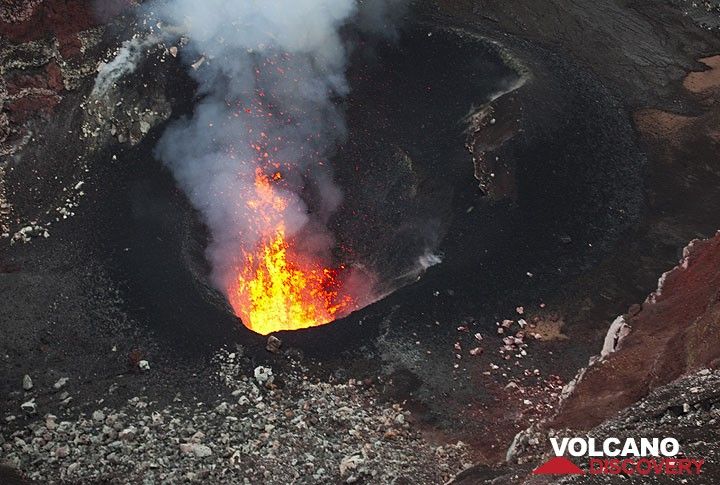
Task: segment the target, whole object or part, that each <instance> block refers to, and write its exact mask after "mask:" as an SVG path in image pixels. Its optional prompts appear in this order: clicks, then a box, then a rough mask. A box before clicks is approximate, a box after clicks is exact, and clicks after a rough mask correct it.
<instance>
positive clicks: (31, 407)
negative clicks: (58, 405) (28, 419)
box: [20, 398, 37, 414]
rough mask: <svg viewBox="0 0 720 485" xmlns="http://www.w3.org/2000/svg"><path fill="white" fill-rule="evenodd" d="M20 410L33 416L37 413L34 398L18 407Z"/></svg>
mask: <svg viewBox="0 0 720 485" xmlns="http://www.w3.org/2000/svg"><path fill="white" fill-rule="evenodd" d="M20 409H22V410H23V411H25V412H26V413H28V414H35V413H36V412H37V405H36V404H35V398H32V399H30V400H29V401H26V402H24V403H22V404H21V405H20Z"/></svg>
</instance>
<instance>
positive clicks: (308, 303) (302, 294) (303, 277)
mask: <svg viewBox="0 0 720 485" xmlns="http://www.w3.org/2000/svg"><path fill="white" fill-rule="evenodd" d="M281 182H282V175H281V174H280V172H275V173H273V174H272V175H271V176H268V175H266V174H265V173H263V171H262V170H261V169H259V168H258V169H257V171H256V175H255V194H254V197H253V198H251V199H250V200H248V201H247V205H248V207H249V208H250V209H251V210H253V211H255V213H256V214H257V218H258V222H259V223H260V228H261V230H262V235H261V238H260V242H259V243H258V244H257V246H256V247H255V248H254V250H253V251H247V250H242V265H241V266H239V267H238V268H237V279H236V280H234V281H232V282H231V287H230V288H228V290H227V293H228V295H229V300H230V304H231V305H232V307H233V309H234V311H235V313H236V314H237V315H238V316H240V318H241V319H242V321H243V323H244V324H245V325H246V326H247V327H248V328H249V329H251V330H253V331H254V332H257V333H259V334H262V335H267V334H270V333H272V332H276V331H279V330H298V329H301V328H308V327H315V326H318V325H323V324H326V323H329V322H332V321H333V320H335V319H336V318H338V317H339V316H341V315H343V314H346V313H348V312H349V311H351V310H352V308H353V298H352V297H351V296H350V295H347V294H343V292H342V289H343V288H342V280H341V276H342V273H343V270H344V269H345V267H344V266H343V265H340V266H338V267H337V268H330V267H326V266H324V265H322V264H321V263H320V262H318V261H312V260H310V258H309V257H308V256H307V255H304V254H301V253H300V252H298V251H297V250H296V246H295V242H294V241H293V240H292V238H288V237H287V234H286V229H285V224H284V222H282V212H283V211H284V210H285V209H286V208H287V205H288V202H287V200H285V199H284V198H283V197H282V196H281V195H280V194H278V193H276V192H275V191H274V190H273V187H272V185H273V184H275V183H281ZM278 216H280V217H278ZM273 221H278V222H276V223H273Z"/></svg>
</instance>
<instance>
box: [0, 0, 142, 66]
mask: <svg viewBox="0 0 720 485" xmlns="http://www.w3.org/2000/svg"><path fill="white" fill-rule="evenodd" d="M7 3H9V4H10V5H8V6H7V7H6V9H7V10H6V12H5V14H4V15H3V16H2V18H0V36H2V37H4V38H5V39H6V40H8V41H10V42H13V43H24V42H30V41H33V40H40V39H44V38H47V37H55V38H56V39H57V41H58V45H59V50H60V52H61V54H62V55H63V57H73V56H76V55H79V54H80V53H81V47H82V42H81V41H80V38H79V37H78V35H77V34H78V33H79V32H82V31H84V30H87V29H89V28H92V27H96V26H97V25H100V24H101V23H103V22H104V21H106V20H107V19H109V18H111V17H112V16H114V15H117V14H118V13H120V12H121V11H122V10H123V9H125V8H127V7H128V6H129V5H132V4H134V3H135V2H133V1H132V0H107V1H104V2H93V1H90V0H44V1H43V0H40V1H37V0H36V1H30V2H27V1H23V0H21V1H17V0H15V1H10V2H7Z"/></svg>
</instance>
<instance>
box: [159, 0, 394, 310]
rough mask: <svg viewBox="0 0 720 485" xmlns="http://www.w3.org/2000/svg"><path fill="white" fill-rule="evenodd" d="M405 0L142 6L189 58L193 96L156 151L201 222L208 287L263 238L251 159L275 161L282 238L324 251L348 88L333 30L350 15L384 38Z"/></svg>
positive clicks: (184, 1) (341, 46)
mask: <svg viewBox="0 0 720 485" xmlns="http://www.w3.org/2000/svg"><path fill="white" fill-rule="evenodd" d="M404 4H405V2H404V1H397V0H396V1H392V0H386V1H383V0H365V1H362V0H357V1H356V0H206V1H204V2H198V1H197V0H164V1H155V2H150V4H149V5H147V6H146V8H147V9H148V12H149V13H150V14H151V15H152V16H154V17H155V18H156V19H158V20H160V21H161V22H162V23H163V24H165V25H169V26H172V29H171V30H173V31H180V32H182V33H183V36H184V37H186V38H187V44H186V46H185V47H184V48H183V49H182V57H183V60H184V62H186V63H187V64H188V65H189V66H190V65H194V67H193V68H191V69H189V72H190V73H191V75H192V76H193V78H194V79H195V80H196V81H197V83H198V95H199V96H200V99H201V100H200V101H199V102H198V103H197V104H196V106H195V109H194V113H193V115H192V116H191V117H189V118H184V119H181V120H179V121H177V122H175V123H173V124H172V125H171V126H170V127H169V128H168V129H167V130H166V132H165V134H164V135H163V137H162V139H161V140H160V142H159V144H158V146H157V149H156V155H157V156H158V157H159V158H160V159H161V160H163V161H164V162H165V163H166V164H167V166H168V167H170V169H171V170H172V172H173V174H174V176H175V178H176V179H177V181H178V184H179V185H180V186H181V188H182V189H183V190H184V191H185V193H186V194H187V196H188V197H189V199H190V201H191V202H192V204H193V205H194V206H195V207H196V208H197V209H198V210H199V211H200V213H201V214H202V216H203V218H204V221H205V223H206V224H207V226H208V227H209V229H210V231H211V234H212V242H211V245H210V247H209V248H208V258H209V260H210V262H211V264H212V267H213V275H212V276H213V280H214V283H215V284H216V285H217V286H218V288H220V289H222V290H223V291H224V290H225V289H226V288H227V287H228V283H229V282H230V280H231V279H232V278H233V277H235V272H236V265H237V264H238V261H237V258H238V255H239V251H238V248H252V247H253V245H255V244H257V243H258V240H259V238H260V237H261V234H260V232H259V230H258V227H257V225H258V220H257V213H256V211H254V210H253V209H252V208H251V207H248V205H247V204H246V200H244V197H245V196H246V194H250V193H252V190H253V189H252V187H253V185H254V184H255V183H256V175H257V169H258V168H260V169H262V170H265V171H266V170H267V169H268V168H273V167H275V168H277V170H278V171H279V172H281V173H282V175H283V183H282V184H278V185H276V186H273V190H274V191H277V192H278V193H279V195H281V196H282V198H283V199H285V200H287V201H288V205H287V207H286V208H285V209H284V210H283V211H282V213H279V214H277V215H276V216H275V217H281V218H282V223H283V224H284V226H285V228H286V230H287V232H288V235H289V236H291V237H293V238H294V239H295V240H297V242H298V244H299V248H300V250H301V251H304V252H306V253H307V254H308V255H311V256H312V257H313V258H322V259H326V260H327V259H329V258H330V251H331V249H332V247H333V246H334V238H333V235H332V234H331V233H330V232H329V231H328V230H327V229H326V223H327V220H328V219H329V217H330V216H331V215H332V213H333V212H334V211H335V210H336V208H337V207H338V205H339V203H340V202H341V199H342V194H341V191H340V189H339V188H338V187H337V186H336V185H335V184H334V183H333V180H332V174H331V172H330V171H329V169H328V166H327V164H323V162H326V161H327V159H328V157H330V156H332V154H333V151H334V149H335V147H336V146H337V145H338V144H339V143H341V142H342V141H343V139H344V137H345V135H346V130H345V124H344V116H343V113H342V111H341V109H339V108H338V103H337V100H338V99H339V98H342V97H343V96H345V95H346V94H347V93H348V84H347V81H346V78H345V69H346V64H347V60H348V52H349V50H350V46H348V45H347V44H346V42H344V41H343V38H342V37H341V35H340V30H341V29H342V28H344V27H345V26H347V25H348V24H354V25H355V26H356V28H359V29H363V30H366V31H369V32H372V33H383V34H390V35H392V34H393V32H394V27H393V26H392V19H393V18H394V16H395V12H397V11H398V10H399V9H398V7H402V6H403V5H404ZM199 61H201V62H199ZM198 65H200V66H199V67H197V66H198ZM318 162H320V164H319V163H318ZM270 165H272V166H270ZM309 192H310V193H311V195H312V197H311V199H312V201H311V202H310V203H309V202H308V197H307V194H308V193H309ZM265 222H266V221H265ZM275 222H278V221H275ZM351 279H352V280H353V281H356V282H357V281H359V280H362V281H361V282H360V283H358V284H357V285H358V286H359V287H362V286H365V287H366V286H367V285H368V281H367V279H363V278H360V277H358V276H355V277H352V276H351ZM363 291H365V292H366V293H368V292H369V291H370V290H369V289H367V288H364V290H363ZM365 298H366V299H368V298H371V297H370V296H369V295H366V296H365Z"/></svg>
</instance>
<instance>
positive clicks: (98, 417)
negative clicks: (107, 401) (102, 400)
mask: <svg viewBox="0 0 720 485" xmlns="http://www.w3.org/2000/svg"><path fill="white" fill-rule="evenodd" d="M92 418H93V421H97V422H99V423H101V422H103V421H105V413H104V412H102V411H100V410H99V409H98V410H97V411H95V412H94V413H93V414H92Z"/></svg>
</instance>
